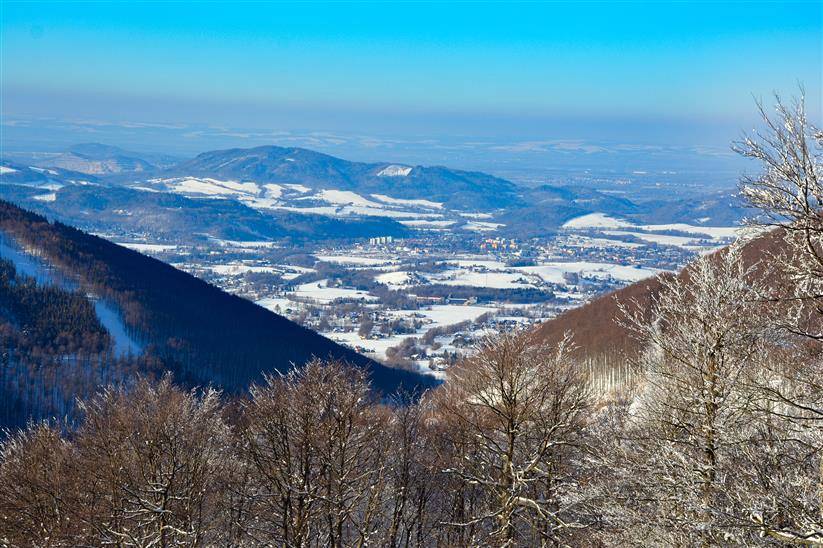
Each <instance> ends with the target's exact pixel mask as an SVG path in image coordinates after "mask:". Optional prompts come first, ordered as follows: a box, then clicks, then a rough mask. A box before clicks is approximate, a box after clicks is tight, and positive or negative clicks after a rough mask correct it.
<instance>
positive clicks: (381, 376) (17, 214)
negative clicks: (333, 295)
mask: <svg viewBox="0 0 823 548" xmlns="http://www.w3.org/2000/svg"><path fill="white" fill-rule="evenodd" d="M0 233H2V234H3V235H5V236H6V237H9V238H11V239H13V240H14V241H15V242H17V243H18V244H19V245H20V246H21V247H22V248H24V249H26V250H29V251H36V253H37V254H38V255H39V256H40V257H43V258H45V259H47V261H48V263H49V264H51V265H55V266H56V267H57V268H58V270H59V271H60V272H61V273H63V275H65V276H66V277H69V278H71V279H74V280H77V284H78V285H79V287H81V288H82V290H83V292H84V293H89V294H94V295H97V296H99V297H100V299H103V300H106V301H107V302H110V303H112V304H113V305H114V308H115V309H116V310H118V311H119V312H120V314H121V315H122V318H123V321H124V323H125V324H126V326H127V329H128V330H129V331H130V333H131V334H132V336H133V337H134V338H135V339H136V340H138V341H139V342H140V345H141V346H142V347H143V348H144V349H145V354H146V355H144V356H142V359H143V360H146V359H148V358H151V359H152V360H154V361H156V362H159V367H160V368H161V369H169V370H171V371H173V372H174V373H175V375H176V376H177V377H178V379H179V380H181V381H182V382H185V383H187V384H192V385H193V384H209V383H210V384H214V385H217V386H219V387H222V388H224V389H226V390H227V391H229V392H232V393H241V392H243V391H244V390H245V389H246V388H247V387H248V386H249V384H250V383H252V382H255V381H259V380H260V379H261V378H262V374H263V373H264V372H274V371H280V372H283V371H286V370H288V369H289V368H290V367H291V366H292V364H295V365H301V364H304V363H306V362H307V361H308V360H310V359H311V358H312V357H321V358H327V357H330V358H335V359H341V360H344V361H347V362H349V363H352V364H354V365H357V366H360V367H364V368H366V369H368V370H369V372H370V375H371V378H372V381H373V383H374V385H375V386H376V387H377V388H378V389H379V390H381V391H384V392H392V391H395V390H396V389H398V388H399V387H400V386H401V385H402V386H404V387H406V388H409V389H413V388H415V387H420V386H427V385H428V384H429V379H428V378H424V377H421V376H419V375H415V374H412V373H408V372H405V371H399V370H395V369H390V368H387V367H385V366H383V365H381V364H378V363H376V362H374V361H372V360H369V359H368V358H365V357H364V356H361V355H359V354H357V353H355V352H353V351H351V350H349V349H347V348H344V347H342V346H340V345H338V344H336V343H334V342H332V341H330V340H329V339H326V338H325V337H322V336H321V335H318V334H317V333H315V332H313V331H310V330H308V329H306V328H303V327H301V326H299V325H297V324H295V323H293V322H291V321H289V320H287V319H285V318H283V317H282V316H279V315H277V314H274V313H272V312H269V311H268V310H266V309H264V308H262V307H260V306H257V305H256V304H254V303H252V302H250V301H247V300H245V299H242V298H240V297H236V296H233V295H230V294H228V293H225V292H223V291H221V290H219V289H217V288H216V287H214V286H211V285H209V284H207V283H206V282H203V281H202V280H199V279H197V278H195V277H193V276H190V275H189V274H186V273H185V272H182V271H179V270H177V269H175V268H173V267H171V266H169V265H167V264H165V263H163V262H161V261H158V260H155V259H152V258H150V257H146V256H144V255H141V254H139V253H137V252H135V251H132V250H129V249H126V248H124V247H121V246H118V245H116V244H113V243H111V242H109V241H107V240H104V239H102V238H98V237H96V236H92V235H89V234H86V233H84V232H81V231H79V230H77V229H75V228H72V227H70V226H67V225H64V224H61V223H49V222H48V221H47V220H46V219H45V218H43V217H41V216H39V215H36V214H33V213H30V212H28V211H25V210H22V209H20V208H18V207H16V206H14V205H12V204H10V203H8V202H0ZM0 250H2V248H0ZM4 254H5V255H7V256H8V255H9V253H8V251H6V252H5V253H4ZM2 306H3V303H0V307H2Z"/></svg>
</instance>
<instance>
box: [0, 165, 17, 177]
mask: <svg viewBox="0 0 823 548" xmlns="http://www.w3.org/2000/svg"><path fill="white" fill-rule="evenodd" d="M16 171H17V170H16V169H14V168H13V167H6V166H0V175H3V174H4V173H15V172H16Z"/></svg>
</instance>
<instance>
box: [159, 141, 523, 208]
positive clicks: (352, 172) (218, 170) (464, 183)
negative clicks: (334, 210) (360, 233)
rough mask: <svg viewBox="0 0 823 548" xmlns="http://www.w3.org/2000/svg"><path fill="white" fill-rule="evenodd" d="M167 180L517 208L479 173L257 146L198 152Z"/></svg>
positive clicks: (511, 192)
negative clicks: (196, 179) (306, 188)
mask: <svg viewBox="0 0 823 548" xmlns="http://www.w3.org/2000/svg"><path fill="white" fill-rule="evenodd" d="M167 174H171V175H177V176H207V177H216V178H223V179H234V180H240V181H255V182H259V183H277V184H282V183H286V184H302V185H306V186H309V187H311V188H316V189H322V188H325V189H338V190H352V191H356V192H358V193H361V194H372V193H375V194H387V195H389V196H392V197H393V198H400V199H427V200H432V201H434V202H442V203H444V204H446V205H447V206H449V207H452V208H456V209H472V208H475V209H497V208H500V207H506V206H510V205H514V204H518V203H520V198H519V197H518V195H517V191H516V187H515V185H514V184H513V183H511V182H509V181H506V180H505V179H500V178H498V177H493V176H491V175H487V174H485V173H479V172H469V171H460V170H454V169H449V168H445V167H441V166H435V167H425V166H404V165H398V164H389V163H364V162H350V161H348V160H342V159H340V158H335V157H334V156H329V155H327V154H322V153H320V152H315V151H313V150H307V149H303V148H284V147H278V146H263V147H256V148H249V149H239V148H237V149H229V150H217V151H211V152H204V153H203V154H200V155H198V156H197V157H196V158H194V159H192V160H189V161H186V162H182V163H180V164H178V165H176V166H174V167H172V168H170V169H169V170H168V171H167Z"/></svg>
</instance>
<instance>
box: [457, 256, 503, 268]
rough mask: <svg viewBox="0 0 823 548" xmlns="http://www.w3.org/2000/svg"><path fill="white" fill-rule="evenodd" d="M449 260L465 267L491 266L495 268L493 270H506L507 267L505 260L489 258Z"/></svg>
mask: <svg viewBox="0 0 823 548" xmlns="http://www.w3.org/2000/svg"><path fill="white" fill-rule="evenodd" d="M447 262H448V264H456V265H457V266H460V267H463V268H469V267H473V266H474V267H483V268H489V269H493V270H504V269H506V268H507V266H506V263H504V262H503V261H492V260H489V259H473V258H467V259H458V260H456V261H447Z"/></svg>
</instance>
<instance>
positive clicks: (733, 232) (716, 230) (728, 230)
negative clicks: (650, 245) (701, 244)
mask: <svg viewBox="0 0 823 548" xmlns="http://www.w3.org/2000/svg"><path fill="white" fill-rule="evenodd" d="M637 228H640V229H641V230H649V231H651V232H662V231H665V230H675V231H677V232H686V233H687V234H705V235H706V236H709V237H710V238H712V239H715V240H719V239H723V238H736V237H737V236H738V234H739V233H740V227H736V226H694V225H689V224H685V223H672V224H667V225H640V226H638V227H637Z"/></svg>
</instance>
